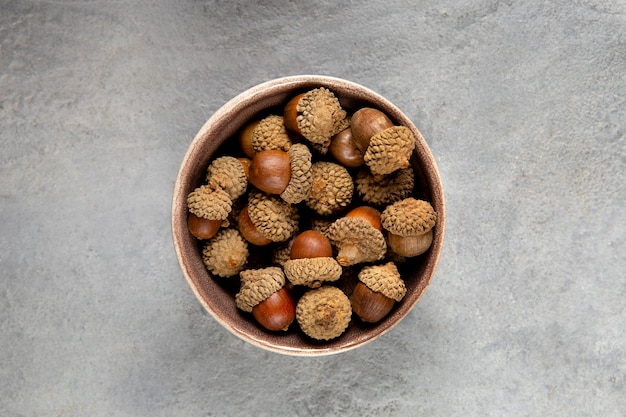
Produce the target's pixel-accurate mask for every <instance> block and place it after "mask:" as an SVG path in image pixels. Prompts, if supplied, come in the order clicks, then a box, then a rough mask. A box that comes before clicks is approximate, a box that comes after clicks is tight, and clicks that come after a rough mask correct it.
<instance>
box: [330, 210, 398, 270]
mask: <svg viewBox="0 0 626 417" xmlns="http://www.w3.org/2000/svg"><path fill="white" fill-rule="evenodd" d="M328 238H329V239H330V241H331V243H332V244H333V245H335V247H337V249H338V251H339V253H338V254H337V262H339V264H340V265H342V266H348V265H354V264H357V263H361V262H373V261H377V260H379V259H382V258H383V256H385V253H386V251H387V242H386V241H385V237H384V236H383V234H382V233H381V232H380V231H379V230H378V229H376V228H375V227H374V226H372V225H371V224H369V223H368V222H367V221H366V220H364V219H362V218H359V217H342V218H339V219H337V220H336V221H335V222H334V223H333V224H332V225H331V226H330V228H329V229H328Z"/></svg>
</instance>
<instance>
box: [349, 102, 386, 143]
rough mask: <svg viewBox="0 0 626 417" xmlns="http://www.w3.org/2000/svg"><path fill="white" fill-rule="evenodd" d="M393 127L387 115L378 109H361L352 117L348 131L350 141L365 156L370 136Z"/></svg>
mask: <svg viewBox="0 0 626 417" xmlns="http://www.w3.org/2000/svg"><path fill="white" fill-rule="evenodd" d="M392 126H393V122H392V121H391V120H390V119H389V117H387V115H386V114H385V113H383V112H381V111H380V110H378V109H374V108H371V107H363V108H362V109H359V110H357V111H356V112H354V114H353V115H352V119H351V121H350V130H351V133H352V140H353V141H354V144H355V145H356V146H357V148H358V149H359V150H360V151H361V153H362V154H365V151H366V150H367V147H368V146H369V144H370V139H371V138H372V136H374V135H377V134H379V133H381V132H383V131H384V130H386V129H388V128H390V127H392Z"/></svg>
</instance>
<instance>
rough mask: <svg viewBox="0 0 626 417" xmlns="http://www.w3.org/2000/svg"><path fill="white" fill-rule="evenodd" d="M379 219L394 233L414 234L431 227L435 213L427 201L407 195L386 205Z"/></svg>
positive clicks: (424, 231) (433, 223) (421, 232)
mask: <svg viewBox="0 0 626 417" xmlns="http://www.w3.org/2000/svg"><path fill="white" fill-rule="evenodd" d="M380 221H381V223H382V225H383V227H384V228H385V229H386V230H388V231H389V232H390V233H393V234H394V235H399V236H415V235H421V234H423V233H426V232H428V231H429V230H430V229H432V228H433V226H434V225H435V222H436V221H437V213H435V209H433V206H431V205H430V203H429V202H428V201H424V200H416V199H415V198H413V197H409V198H405V199H404V200H400V201H398V202H395V203H393V204H391V205H389V206H387V207H386V208H385V209H384V210H383V212H382V213H381V214H380Z"/></svg>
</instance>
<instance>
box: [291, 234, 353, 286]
mask: <svg viewBox="0 0 626 417" xmlns="http://www.w3.org/2000/svg"><path fill="white" fill-rule="evenodd" d="M283 269H284V271H285V275H286V276H287V279H288V280H289V282H291V283H292V284H294V285H305V286H307V287H310V288H318V287H320V286H321V285H322V283H323V282H327V281H337V280H338V279H339V278H341V273H342V268H341V265H339V263H338V262H337V261H336V260H335V258H333V248H332V245H331V243H330V240H329V239H328V238H327V237H326V236H324V235H322V234H321V233H319V232H316V231H314V230H306V231H304V232H302V233H300V234H299V235H297V236H296V237H295V239H294V240H293V244H292V245H291V256H290V259H289V260H287V261H285V263H284V264H283Z"/></svg>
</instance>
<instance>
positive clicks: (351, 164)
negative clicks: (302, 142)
mask: <svg viewBox="0 0 626 417" xmlns="http://www.w3.org/2000/svg"><path fill="white" fill-rule="evenodd" d="M328 152H330V154H331V155H332V156H333V158H335V160H336V161H337V162H339V163H340V164H341V165H343V166H345V167H347V168H356V167H359V166H361V165H363V164H364V163H365V159H363V152H362V151H361V150H360V149H359V148H358V147H357V146H356V143H354V140H352V129H350V128H349V127H348V128H346V129H344V130H342V131H341V132H339V133H337V134H336V135H335V136H333V137H332V138H331V139H330V145H329V146H328Z"/></svg>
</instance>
